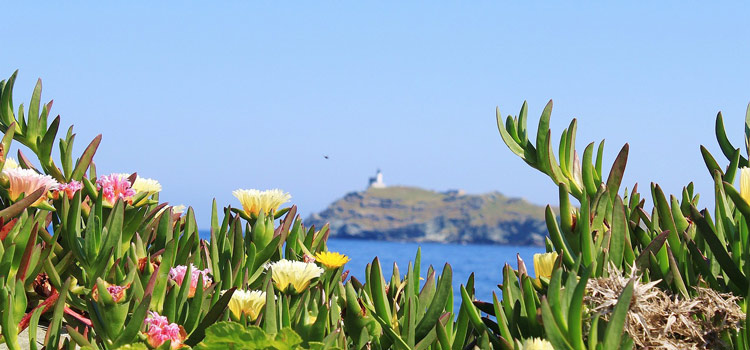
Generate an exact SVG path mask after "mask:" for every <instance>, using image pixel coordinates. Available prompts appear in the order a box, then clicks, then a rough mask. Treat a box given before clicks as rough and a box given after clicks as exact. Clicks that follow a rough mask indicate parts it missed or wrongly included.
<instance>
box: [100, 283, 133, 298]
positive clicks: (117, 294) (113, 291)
mask: <svg viewBox="0 0 750 350" xmlns="http://www.w3.org/2000/svg"><path fill="white" fill-rule="evenodd" d="M104 284H105V285H106V286H107V292H109V295H111V296H112V299H113V300H114V301H115V302H116V303H119V302H120V301H122V300H123V299H124V298H125V291H127V290H128V288H130V284H128V285H126V286H118V285H115V284H109V283H107V282H104ZM91 296H92V297H93V299H94V300H95V301H99V288H96V287H95V288H94V290H93V292H92V294H91Z"/></svg>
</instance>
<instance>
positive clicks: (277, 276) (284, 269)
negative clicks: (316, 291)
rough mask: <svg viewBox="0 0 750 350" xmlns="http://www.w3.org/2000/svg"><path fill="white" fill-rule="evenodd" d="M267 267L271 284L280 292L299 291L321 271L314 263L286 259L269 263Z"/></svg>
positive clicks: (318, 275) (305, 287) (308, 284)
mask: <svg viewBox="0 0 750 350" xmlns="http://www.w3.org/2000/svg"><path fill="white" fill-rule="evenodd" d="M268 267H269V268H271V279H272V280H273V284H274V285H275V286H276V289H278V290H280V291H282V292H294V293H301V292H302V291H304V290H305V289H307V287H308V286H310V282H311V281H312V280H313V279H314V278H317V277H320V275H321V274H322V273H323V269H321V268H320V267H318V266H317V265H315V264H314V263H306V262H302V261H291V260H286V259H281V260H279V261H277V262H275V263H272V264H269V265H268Z"/></svg>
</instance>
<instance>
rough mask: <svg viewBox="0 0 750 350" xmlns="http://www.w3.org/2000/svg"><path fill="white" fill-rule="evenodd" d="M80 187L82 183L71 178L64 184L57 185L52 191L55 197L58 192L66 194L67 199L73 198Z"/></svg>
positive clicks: (58, 194) (57, 195)
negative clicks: (55, 189)
mask: <svg viewBox="0 0 750 350" xmlns="http://www.w3.org/2000/svg"><path fill="white" fill-rule="evenodd" d="M82 188H83V184H81V183H80V182H78V181H76V180H73V181H71V182H68V183H66V184H60V185H58V186H57V191H55V193H54V196H55V199H57V198H58V197H59V196H60V194H63V193H64V194H65V195H67V196H68V199H73V196H74V195H75V194H76V192H78V191H80V190H81V189H82Z"/></svg>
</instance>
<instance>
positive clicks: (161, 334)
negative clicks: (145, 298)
mask: <svg viewBox="0 0 750 350" xmlns="http://www.w3.org/2000/svg"><path fill="white" fill-rule="evenodd" d="M148 315H149V317H146V320H145V321H144V323H145V324H146V326H147V329H146V341H147V342H148V345H150V346H151V347H153V348H158V347H159V346H161V345H162V344H164V342H165V341H167V340H171V341H172V343H171V347H172V349H177V348H180V347H182V346H183V344H182V342H183V341H184V340H185V338H186V337H187V334H186V333H185V330H184V329H182V327H180V326H179V325H177V324H176V323H170V322H169V320H167V318H166V317H165V316H162V315H159V314H158V313H156V312H153V311H149V312H148Z"/></svg>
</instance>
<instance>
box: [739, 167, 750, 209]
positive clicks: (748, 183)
mask: <svg viewBox="0 0 750 350" xmlns="http://www.w3.org/2000/svg"><path fill="white" fill-rule="evenodd" d="M740 195H741V196H742V199H744V200H745V202H747V203H748V204H750V168H748V167H743V168H741V169H740Z"/></svg>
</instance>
